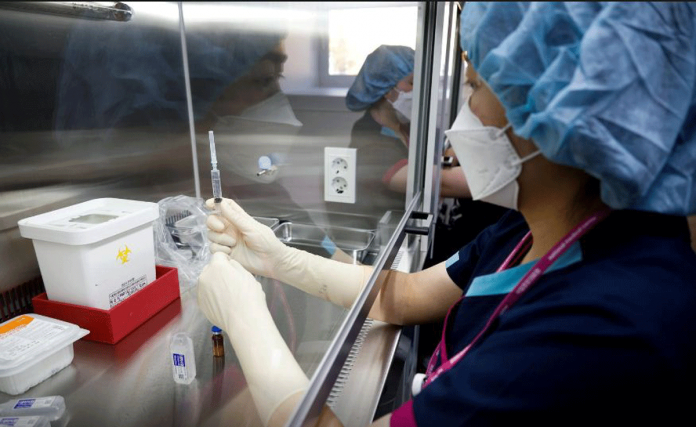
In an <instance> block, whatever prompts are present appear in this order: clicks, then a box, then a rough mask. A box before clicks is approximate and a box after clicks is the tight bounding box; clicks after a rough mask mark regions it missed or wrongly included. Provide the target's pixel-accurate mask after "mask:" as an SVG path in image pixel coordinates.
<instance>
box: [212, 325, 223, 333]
mask: <svg viewBox="0 0 696 427" xmlns="http://www.w3.org/2000/svg"><path fill="white" fill-rule="evenodd" d="M211 331H213V332H216V333H217V332H222V329H220V328H218V327H217V326H213V327H212V328H211Z"/></svg>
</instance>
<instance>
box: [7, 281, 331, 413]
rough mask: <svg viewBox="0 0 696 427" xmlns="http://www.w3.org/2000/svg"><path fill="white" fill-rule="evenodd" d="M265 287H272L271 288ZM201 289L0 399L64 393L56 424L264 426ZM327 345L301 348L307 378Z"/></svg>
mask: <svg viewBox="0 0 696 427" xmlns="http://www.w3.org/2000/svg"><path fill="white" fill-rule="evenodd" d="M283 286H285V285H283ZM264 287H265V288H266V291H267V292H268V290H269V285H268V284H267V283H266V284H264ZM195 293H196V289H195V288H194V289H193V290H191V291H188V292H185V293H184V294H183V295H182V296H181V299H180V300H177V301H175V302H174V303H172V304H170V305H169V306H167V307H166V308H165V309H164V310H162V311H161V312H160V313H158V314H157V315H156V316H155V317H153V318H152V319H150V320H149V321H148V322H146V323H145V324H143V325H142V326H141V327H140V328H138V329H136V330H135V331H134V332H133V333H132V334H130V335H128V336H127V337H126V338H124V339H123V340H122V341H121V342H119V343H118V344H116V345H109V344H102V343H96V342H90V341H84V340H80V341H77V342H76V343H75V344H74V350H75V357H74V359H73V362H72V364H71V365H69V366H68V367H67V368H65V369H63V370H61V371H59V372H58V373H56V374H55V375H53V376H52V377H50V378H48V379H47V380H45V381H44V382H42V383H40V384H38V385H37V386H35V387H33V388H30V389H29V390H28V391H27V392H25V393H23V394H21V395H18V396H10V395H8V394H5V393H0V402H4V401H7V400H10V399H14V398H21V397H39V396H50V395H60V396H63V397H64V398H65V403H66V407H67V409H66V413H65V415H64V416H63V418H61V420H59V421H56V422H54V423H53V424H52V426H53V427H55V426H67V425H70V426H97V425H98V426H101V427H108V426H133V427H135V426H222V425H224V426H256V425H259V426H260V425H261V423H260V421H259V420H258V417H257V415H256V410H255V407H254V404H253V402H252V401H251V398H250V395H249V393H248V390H247V388H246V384H245V381H244V376H243V374H242V372H241V370H240V368H239V364H238V362H237V360H236V358H235V355H234V351H233V349H232V346H231V343H230V341H229V339H228V337H227V335H225V357H224V358H215V357H213V354H212V340H211V332H210V328H211V324H210V323H209V322H208V320H207V319H206V318H205V316H204V315H203V313H202V312H201V311H200V310H199V308H198V305H197V298H196V295H195ZM336 321H337V322H339V321H340V319H336ZM178 332H185V333H187V334H188V335H189V336H190V337H191V339H192V341H193V343H194V348H195V360H196V370H197V375H196V379H195V380H194V381H193V382H192V383H191V384H189V385H180V384H177V383H175V382H174V380H173V376H172V367H171V362H170V352H169V343H170V340H171V337H172V335H174V334H175V333H178ZM310 335H311V334H310ZM328 344H329V343H328V342H327V343H325V345H323V344H322V342H321V341H319V340H317V341H314V342H306V341H304V342H300V343H298V344H297V345H296V350H295V355H296V358H297V359H298V362H299V363H300V365H301V366H302V367H303V369H304V370H305V372H306V373H307V374H308V376H311V373H312V369H313V367H314V366H315V365H316V364H317V363H318V358H320V357H321V356H322V354H323V353H322V348H323V347H324V346H328Z"/></svg>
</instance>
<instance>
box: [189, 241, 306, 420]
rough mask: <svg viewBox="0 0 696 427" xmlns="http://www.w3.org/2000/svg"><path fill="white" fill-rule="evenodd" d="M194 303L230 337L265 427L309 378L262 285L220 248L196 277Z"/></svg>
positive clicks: (301, 388) (301, 390)
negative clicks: (271, 310)
mask: <svg viewBox="0 0 696 427" xmlns="http://www.w3.org/2000/svg"><path fill="white" fill-rule="evenodd" d="M198 305H199V307H200V309H201V311H203V314H205V316H206V317H207V318H208V320H210V322H211V323H212V324H214V325H218V326H219V327H221V328H222V329H223V330H224V331H225V332H227V335H228V336H229V337H230V340H231V341H232V346H233V347H234V351H235V353H236V355H237V358H238V359H239V363H240V365H241V367H242V371H244V377H245V378H246V381H247V384H248V385H249V391H250V392H251V395H252V398H253V399H254V403H255V404H256V409H257V410H258V412H259V417H260V418H261V420H262V421H263V422H264V425H266V426H267V425H268V421H269V419H270V418H271V416H272V415H273V413H274V412H275V411H276V409H277V408H278V406H279V405H280V404H281V403H283V402H284V401H285V400H287V399H288V398H290V397H292V396H295V395H297V394H298V393H302V392H304V391H305V390H306V389H307V386H308V384H309V380H308V379H307V376H306V375H305V373H304V372H303V371H302V369H301V368H300V366H299V365H298V364H297V361H295V358H294V357H293V355H292V353H291V352H290V350H289V349H288V346H287V345H286V344H285V341H284V340H283V338H282V336H281V335H280V333H279V332H278V329H277V328H276V326H275V324H274V323H273V318H272V317H271V314H270V313H269V312H268V307H267V306H266V298H265V295H264V292H263V289H262V288H261V284H260V283H259V282H257V281H256V279H255V278H254V276H252V275H251V274H250V273H249V272H248V271H246V270H245V269H244V268H243V267H242V266H241V265H240V264H239V263H238V262H237V261H235V260H232V259H229V257H228V256H227V255H226V254H224V253H220V252H218V253H215V254H213V257H212V260H211V261H210V262H209V263H208V265H207V266H206V267H205V268H204V269H203V271H202V272H201V275H200V276H199V278H198Z"/></svg>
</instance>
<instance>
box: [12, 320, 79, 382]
mask: <svg viewBox="0 0 696 427" xmlns="http://www.w3.org/2000/svg"><path fill="white" fill-rule="evenodd" d="M88 333H89V331H87V330H84V329H81V328H80V327H79V326H77V325H75V324H72V323H68V322H64V321H61V320H57V319H54V318H50V317H46V316H42V315H40V314H23V315H21V316H17V317H14V318H12V319H10V320H8V321H7V322H4V323H2V324H0V391H3V392H5V393H7V394H12V395H15V394H21V393H24V392H25V391H27V390H28V389H29V388H31V387H33V386H35V385H36V384H38V383H40V382H42V381H44V380H45V379H47V378H48V377H50V376H51V375H53V374H55V373H56V372H58V371H60V370H61V369H63V368H65V367H66V366H68V365H69V364H70V363H71V362H72V359H73V356H74V353H73V343H74V342H75V341H77V340H79V339H80V338H82V337H84V336H85V335H87V334H88Z"/></svg>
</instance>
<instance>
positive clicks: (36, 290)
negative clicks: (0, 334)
mask: <svg viewBox="0 0 696 427" xmlns="http://www.w3.org/2000/svg"><path fill="white" fill-rule="evenodd" d="M43 292H46V290H45V288H44V285H43V280H41V278H40V277H37V278H35V279H32V280H30V281H28V282H25V283H22V284H21V285H19V286H17V287H14V288H12V289H10V290H7V291H5V292H3V293H1V294H0V321H3V322H4V321H6V320H9V319H12V318H13V317H15V316H19V315H20V314H24V313H31V312H33V311H34V307H33V306H32V305H31V299H32V298H34V297H35V296H37V295H39V294H41V293H43Z"/></svg>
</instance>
